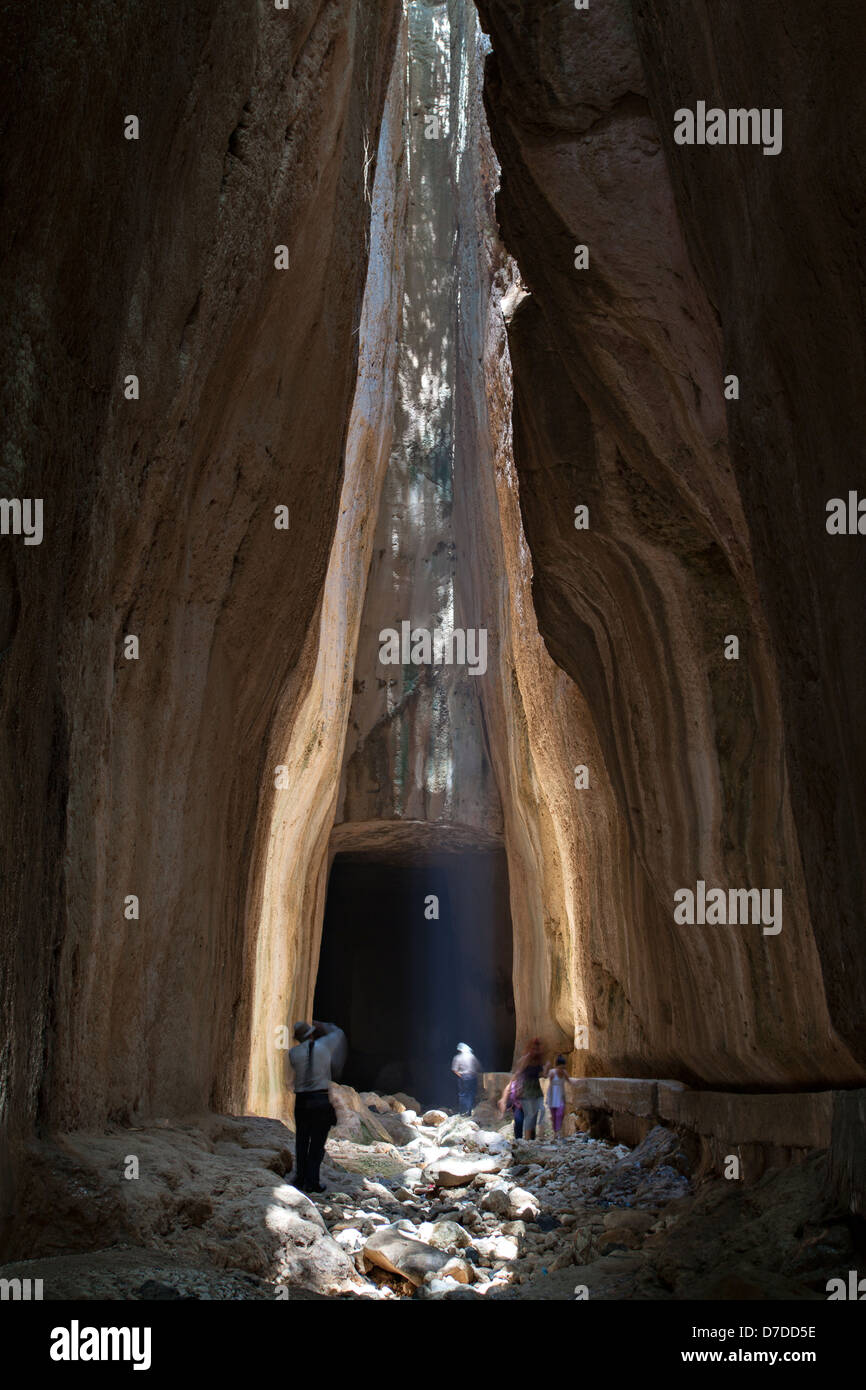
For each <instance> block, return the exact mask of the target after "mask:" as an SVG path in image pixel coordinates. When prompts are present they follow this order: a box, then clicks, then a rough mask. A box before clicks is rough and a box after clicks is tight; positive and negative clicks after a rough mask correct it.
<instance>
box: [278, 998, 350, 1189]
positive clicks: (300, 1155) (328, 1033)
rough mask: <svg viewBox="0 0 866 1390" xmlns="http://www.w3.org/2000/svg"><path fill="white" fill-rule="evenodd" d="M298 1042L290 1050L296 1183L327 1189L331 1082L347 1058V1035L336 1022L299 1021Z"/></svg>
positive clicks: (334, 1120) (332, 1116)
mask: <svg viewBox="0 0 866 1390" xmlns="http://www.w3.org/2000/svg"><path fill="white" fill-rule="evenodd" d="M294 1031H295V1037H296V1038H297V1044H296V1046H295V1047H293V1048H292V1049H291V1050H290V1052H289V1061H290V1062H291V1064H292V1071H293V1072H294V1078H295V1081H294V1084H295V1163H296V1167H297V1172H296V1173H295V1184H294V1185H295V1187H297V1188H299V1190H300V1191H301V1192H324V1190H325V1188H324V1186H323V1184H322V1183H321V1182H320V1181H319V1167H320V1165H321V1162H322V1159H323V1157H324V1154H325V1143H326V1141H327V1138H328V1130H329V1129H330V1128H331V1125H335V1124H336V1123H337V1115H336V1111H335V1110H334V1107H333V1105H332V1104H331V1097H330V1095H329V1093H328V1086H329V1084H330V1082H331V1081H332V1080H336V1078H337V1077H338V1076H339V1075H340V1072H341V1070H342V1067H343V1063H344V1062H345V1060H346V1035H345V1033H344V1032H343V1030H342V1028H338V1027H337V1025H336V1023H318V1022H317V1021H316V1020H315V1019H314V1020H313V1022H312V1023H296V1024H295V1030H294Z"/></svg>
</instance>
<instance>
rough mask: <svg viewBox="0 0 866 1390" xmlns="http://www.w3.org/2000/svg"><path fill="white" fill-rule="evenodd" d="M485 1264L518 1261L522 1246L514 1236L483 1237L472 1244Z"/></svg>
mask: <svg viewBox="0 0 866 1390" xmlns="http://www.w3.org/2000/svg"><path fill="white" fill-rule="evenodd" d="M472 1243H473V1245H474V1246H475V1249H476V1250H477V1251H478V1254H479V1256H480V1257H481V1260H482V1262H483V1263H488V1264H489V1263H490V1262H491V1261H493V1260H516V1259H517V1256H518V1253H519V1251H520V1245H519V1243H518V1241H517V1240H516V1239H515V1237H514V1236H481V1237H480V1239H478V1240H475V1241H473V1242H472Z"/></svg>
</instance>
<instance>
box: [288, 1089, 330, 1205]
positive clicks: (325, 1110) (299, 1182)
mask: <svg viewBox="0 0 866 1390" xmlns="http://www.w3.org/2000/svg"><path fill="white" fill-rule="evenodd" d="M333 1117H334V1112H333V1110H332V1109H331V1101H330V1098H329V1096H328V1092H327V1091H299V1092H298V1094H297V1095H296V1096H295V1165H296V1168H297V1171H296V1173H295V1184H294V1185H295V1187H299V1188H300V1189H301V1191H302V1192H303V1191H310V1190H312V1189H313V1188H316V1187H318V1186H319V1165H320V1164H321V1162H322V1159H323V1158H324V1156H325V1140H326V1139H327V1137H328V1130H329V1129H330V1128H331V1124H332V1121H333Z"/></svg>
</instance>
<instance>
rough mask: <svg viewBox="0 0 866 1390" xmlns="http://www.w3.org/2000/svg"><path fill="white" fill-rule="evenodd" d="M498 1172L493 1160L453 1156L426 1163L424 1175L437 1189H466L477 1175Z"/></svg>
mask: <svg viewBox="0 0 866 1390" xmlns="http://www.w3.org/2000/svg"><path fill="white" fill-rule="evenodd" d="M498 1171H499V1161H498V1160H497V1159H495V1158H461V1157H460V1156H459V1155H458V1154H455V1155H454V1157H453V1158H440V1159H437V1160H436V1161H435V1162H433V1163H428V1165H427V1167H426V1168H425V1169H424V1175H425V1177H427V1178H428V1179H429V1181H430V1182H432V1183H435V1184H436V1186H437V1187H466V1186H467V1185H468V1184H469V1183H471V1182H472V1180H473V1178H476V1177H478V1176H479V1174H481V1173H496V1172H498ZM536 1210H537V1208H536ZM520 1214H521V1213H515V1215H520Z"/></svg>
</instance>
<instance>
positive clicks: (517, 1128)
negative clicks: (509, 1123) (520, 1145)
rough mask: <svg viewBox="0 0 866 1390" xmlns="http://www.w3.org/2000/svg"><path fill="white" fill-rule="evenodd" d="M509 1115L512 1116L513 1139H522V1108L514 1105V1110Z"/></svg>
mask: <svg viewBox="0 0 866 1390" xmlns="http://www.w3.org/2000/svg"><path fill="white" fill-rule="evenodd" d="M511 1113H512V1114H513V1116H514V1137H515V1139H522V1138H523V1107H522V1106H521V1105H515V1107H514V1109H513V1111H512V1112H511Z"/></svg>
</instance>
